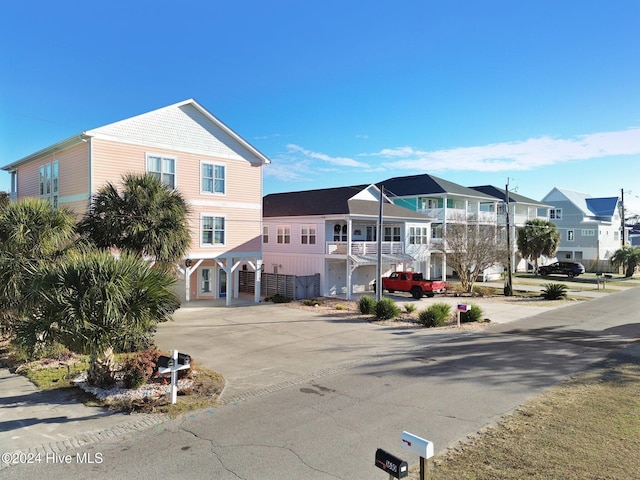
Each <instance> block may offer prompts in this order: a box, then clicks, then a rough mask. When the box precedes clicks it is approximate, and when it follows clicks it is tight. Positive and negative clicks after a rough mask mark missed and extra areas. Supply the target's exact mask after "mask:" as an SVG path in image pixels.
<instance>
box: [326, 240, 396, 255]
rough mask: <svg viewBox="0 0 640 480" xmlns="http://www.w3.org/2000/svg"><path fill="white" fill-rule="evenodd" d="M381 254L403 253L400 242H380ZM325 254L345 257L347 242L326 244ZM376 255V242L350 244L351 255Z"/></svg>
mask: <svg viewBox="0 0 640 480" xmlns="http://www.w3.org/2000/svg"><path fill="white" fill-rule="evenodd" d="M381 250H382V251H381V253H387V254H397V253H404V244H403V243H402V242H382V245H381ZM325 251H326V253H327V254H328V255H346V254H347V242H327V243H326V250H325ZM377 253H378V242H351V254H352V255H376V254H377Z"/></svg>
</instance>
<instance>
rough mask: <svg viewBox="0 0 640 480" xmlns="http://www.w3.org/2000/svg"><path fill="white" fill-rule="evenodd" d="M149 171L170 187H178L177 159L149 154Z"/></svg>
mask: <svg viewBox="0 0 640 480" xmlns="http://www.w3.org/2000/svg"><path fill="white" fill-rule="evenodd" d="M147 173H148V174H150V175H153V176H154V177H156V178H158V179H160V181H161V182H162V183H164V184H165V185H167V186H168V187H169V188H171V189H174V188H176V159H175V158H173V157H164V156H162V155H152V154H150V153H148V154H147Z"/></svg>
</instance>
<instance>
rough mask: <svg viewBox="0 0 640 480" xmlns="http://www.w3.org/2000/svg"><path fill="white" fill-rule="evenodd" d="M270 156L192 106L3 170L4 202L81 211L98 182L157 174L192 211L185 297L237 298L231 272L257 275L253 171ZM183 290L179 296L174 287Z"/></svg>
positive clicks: (80, 137) (258, 175) (60, 146)
mask: <svg viewBox="0 0 640 480" xmlns="http://www.w3.org/2000/svg"><path fill="white" fill-rule="evenodd" d="M268 163H270V162H269V159H268V158H267V157H265V156H264V155H263V154H262V153H260V152H259V151H258V150H256V149H255V148H254V147H253V146H251V145H250V144H249V143H248V142H247V141H246V140H244V139H243V138H241V137H240V136H239V135H238V134H236V133H235V132H234V131H233V130H231V129H230V128H229V127H227V126H226V125H225V124H223V123H222V122H221V121H220V120H218V119H217V118H216V117H214V116H213V115H212V114H211V113H209V112H208V111H207V110H206V109H205V108H204V107H202V106H201V105H200V104H199V103H198V102H196V101H195V100H193V99H190V100H185V101H183V102H180V103H176V104H174V105H169V106H167V107H164V108H160V109H158V110H154V111H151V112H148V113H144V114H142V115H138V116H135V117H131V118H127V119H125V120H121V121H119V122H115V123H111V124H108V125H105V126H102V127H99V128H94V129H92V130H87V131H84V132H81V133H79V134H77V135H74V136H72V137H70V138H68V139H66V140H63V141H61V142H59V143H56V144H55V145H51V146H49V147H47V148H44V149H42V150H40V151H38V152H35V153H33V154H31V155H28V156H26V157H24V158H22V159H20V160H17V161H15V162H13V163H10V164H8V165H6V166H4V167H2V168H3V170H6V171H8V172H9V173H10V174H11V192H10V196H11V199H12V200H14V201H16V200H20V199H22V198H26V197H39V198H46V199H49V200H50V201H51V202H52V203H53V204H54V205H56V206H66V207H69V208H71V209H72V210H74V211H75V212H77V213H78V214H80V215H81V214H83V213H85V212H86V211H87V208H88V207H89V206H90V202H91V197H92V195H93V194H95V193H96V192H97V191H98V190H99V189H100V188H101V187H102V186H104V185H105V184H106V183H107V182H111V183H113V184H114V185H119V184H120V182H121V179H122V175H123V174H126V173H145V172H147V173H151V174H154V175H157V176H158V177H159V178H161V179H162V181H163V182H165V183H166V184H167V185H169V186H170V187H171V188H175V189H177V190H179V191H180V192H181V193H182V194H183V195H184V197H185V199H186V200H187V202H188V203H189V205H190V207H191V217H190V227H191V237H192V240H191V249H190V251H189V252H188V254H187V256H186V257H185V258H184V259H183V262H181V265H180V270H181V272H182V274H183V275H184V299H185V300H186V301H189V300H192V299H214V298H222V297H226V302H227V304H231V303H232V299H233V298H237V297H238V291H239V281H238V273H239V270H240V269H245V270H255V271H256V272H257V274H256V276H255V278H256V285H255V287H256V288H255V291H256V292H257V293H256V295H255V300H256V301H259V292H260V285H259V283H260V274H259V272H260V268H261V264H262V252H261V234H262V231H261V219H262V167H263V166H264V165H266V164H268ZM181 290H182V289H181Z"/></svg>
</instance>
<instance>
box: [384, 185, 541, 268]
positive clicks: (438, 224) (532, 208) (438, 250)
mask: <svg viewBox="0 0 640 480" xmlns="http://www.w3.org/2000/svg"><path fill="white" fill-rule="evenodd" d="M380 185H382V186H384V188H385V192H388V195H389V196H390V197H391V198H393V200H394V202H395V203H396V204H397V205H401V206H403V207H406V208H409V209H411V210H415V211H417V212H420V213H423V214H425V215H427V216H428V217H430V218H432V222H433V223H432V226H431V237H430V239H429V247H430V251H431V253H432V256H433V257H434V258H436V257H438V259H439V260H437V261H435V262H433V265H436V266H439V265H442V267H443V270H442V271H438V272H434V273H435V276H437V277H442V278H446V276H447V274H449V273H451V271H450V268H447V267H446V265H447V262H446V256H447V250H446V246H445V244H444V237H445V232H446V229H447V224H451V223H459V222H461V221H465V222H474V223H477V224H478V225H482V226H488V227H495V229H496V235H498V236H502V237H503V238H505V237H506V225H507V222H506V218H507V215H506V212H507V203H506V195H505V190H502V189H499V188H497V187H493V186H490V185H486V186H479V187H472V188H468V187H464V186H462V185H459V184H457V183H453V182H450V181H448V180H444V179H442V178H438V177H435V176H433V175H428V174H421V175H411V176H405V177H394V178H390V179H388V180H385V181H383V182H381V183H380ZM547 210H548V205H544V204H542V203H539V202H536V201H535V200H532V199H530V198H527V197H524V196H522V195H518V194H515V193H513V192H509V214H510V221H509V224H510V225H511V229H512V230H511V241H512V255H513V258H512V265H513V268H514V269H520V270H524V269H526V262H524V261H522V259H521V258H519V257H517V255H516V253H517V252H516V247H515V238H516V237H515V232H516V227H518V226H522V225H524V224H525V223H526V221H527V220H531V219H534V218H542V219H545V220H546V219H547ZM502 271H503V266H502V265H499V264H496V265H495V266H494V267H492V268H490V269H488V270H487V271H486V272H484V278H485V279H498V278H500V276H501V274H502Z"/></svg>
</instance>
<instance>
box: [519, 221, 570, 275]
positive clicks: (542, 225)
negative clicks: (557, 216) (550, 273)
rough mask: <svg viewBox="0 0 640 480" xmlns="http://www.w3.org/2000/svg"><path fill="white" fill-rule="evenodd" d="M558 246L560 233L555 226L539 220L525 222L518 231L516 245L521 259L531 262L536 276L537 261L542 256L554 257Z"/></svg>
mask: <svg viewBox="0 0 640 480" xmlns="http://www.w3.org/2000/svg"><path fill="white" fill-rule="evenodd" d="M559 244H560V233H559V232H558V230H557V229H556V226H555V225H554V224H553V223H551V222H549V221H547V220H542V219H540V218H534V219H533V220H527V223H525V226H524V227H522V228H520V229H519V230H518V238H517V239H516V245H517V247H518V251H519V252H520V255H522V258H525V259H527V260H530V261H533V263H534V265H535V271H536V275H537V274H538V260H539V259H540V257H541V256H542V255H545V256H547V257H550V256H552V255H555V253H556V252H557V251H558V245H559Z"/></svg>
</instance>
